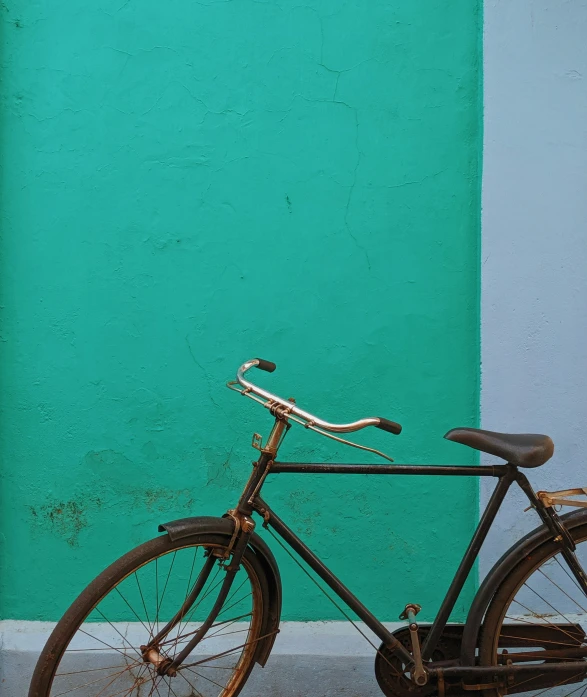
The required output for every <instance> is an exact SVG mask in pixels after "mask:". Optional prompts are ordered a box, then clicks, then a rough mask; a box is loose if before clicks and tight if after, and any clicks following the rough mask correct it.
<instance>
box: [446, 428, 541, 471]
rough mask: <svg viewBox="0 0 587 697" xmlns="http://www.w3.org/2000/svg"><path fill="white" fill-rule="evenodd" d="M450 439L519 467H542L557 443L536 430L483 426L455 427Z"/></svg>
mask: <svg viewBox="0 0 587 697" xmlns="http://www.w3.org/2000/svg"><path fill="white" fill-rule="evenodd" d="M444 437H445V438H446V439H447V440H452V441H454V442H455V443H462V444H463V445H468V446H469V447H470V448H475V450H481V452H484V453H489V454H490V455H496V456H497V457H501V458H502V459H504V460H506V461H507V462H509V463H510V464H512V465H518V467H540V465H543V464H544V463H545V462H547V461H548V460H550V458H551V457H552V454H553V453H554V443H553V442H552V440H551V439H550V438H549V437H548V436H540V435H537V434H533V433H495V432H494V431H482V430H481V429H480V428H453V429H452V431H449V432H448V433H447V434H446V435H445V436H444Z"/></svg>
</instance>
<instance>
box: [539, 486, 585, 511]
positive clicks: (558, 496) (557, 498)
mask: <svg viewBox="0 0 587 697" xmlns="http://www.w3.org/2000/svg"><path fill="white" fill-rule="evenodd" d="M536 496H538V498H539V499H540V500H541V501H542V503H543V505H544V506H546V507H547V508H551V507H552V506H571V507H573V508H587V487H579V488H577V489H562V490H561V491H537V492H536ZM569 496H573V497H574V496H582V497H583V498H582V499H576V498H568V497H569Z"/></svg>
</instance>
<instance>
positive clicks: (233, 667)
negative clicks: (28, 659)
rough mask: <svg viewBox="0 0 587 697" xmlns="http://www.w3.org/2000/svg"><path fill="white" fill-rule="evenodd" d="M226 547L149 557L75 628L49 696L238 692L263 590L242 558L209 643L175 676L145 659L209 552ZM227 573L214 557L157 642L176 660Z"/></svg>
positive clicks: (213, 696) (179, 696) (198, 696)
mask: <svg viewBox="0 0 587 697" xmlns="http://www.w3.org/2000/svg"><path fill="white" fill-rule="evenodd" d="M222 550H223V548H222V547H221V546H219V545H210V544H200V545H193V544H191V545H186V546H183V547H176V548H174V549H172V550H169V551H165V552H163V553H161V554H159V555H157V556H155V557H153V558H151V559H148V560H146V561H144V562H143V563H142V564H140V565H138V566H137V567H136V568H135V569H133V570H132V571H130V572H129V573H128V574H126V575H125V576H124V577H123V578H122V579H121V580H119V581H117V582H116V583H115V584H114V585H112V586H111V587H110V589H109V590H108V591H107V592H106V593H104V594H103V595H102V596H101V598H100V599H99V600H98V601H97V602H96V603H95V604H94V606H93V608H92V610H91V611H90V612H89V613H87V614H86V616H85V618H84V619H83V622H82V623H81V624H80V625H79V626H78V628H77V629H76V630H75V631H74V633H73V634H72V636H71V637H70V638H69V641H68V642H67V646H66V647H65V650H64V651H63V652H62V655H61V657H60V659H59V662H58V664H57V666H56V668H55V670H54V672H53V675H52V680H51V686H50V688H49V690H48V691H47V693H46V694H47V697H66V696H67V697H220V696H221V697H231V696H232V695H236V694H237V693H238V691H239V690H240V688H241V687H242V684H243V682H244V678H245V677H246V676H247V675H248V672H249V669H250V668H251V666H252V664H253V660H254V655H255V651H256V649H257V643H258V640H259V638H260V629H261V623H262V602H263V601H262V591H261V586H260V582H259V578H258V577H257V574H256V573H255V570H254V568H253V566H252V564H251V562H250V561H249V560H248V559H247V558H246V556H245V557H244V558H243V562H242V564H241V568H240V569H239V572H238V573H237V575H236V576H235V579H234V583H233V585H232V587H231V590H230V592H229V593H228V596H227V598H226V600H225V602H224V604H223V606H222V608H221V610H220V612H219V614H218V617H217V618H216V619H215V621H214V623H213V625H212V626H211V627H210V629H209V630H208V632H207V633H206V635H205V636H204V638H203V639H202V641H201V642H200V643H199V644H198V646H197V647H195V649H194V650H193V651H192V653H190V655H189V657H188V658H187V659H186V660H185V661H184V662H183V664H182V666H181V667H180V668H179V669H178V671H177V674H176V675H175V676H173V677H171V676H168V675H160V674H159V673H158V672H157V665H156V663H154V662H152V661H146V660H145V653H146V652H145V647H146V646H149V644H150V643H152V640H153V637H156V636H157V634H159V633H160V632H161V630H162V629H163V628H164V627H165V625H166V624H167V623H168V622H169V621H170V620H172V618H173V617H174V616H176V614H177V612H178V610H179V608H181V606H182V603H184V602H185V600H186V598H187V597H188V595H189V594H190V591H191V589H193V587H194V584H195V582H196V579H197V577H198V574H199V572H200V570H201V568H202V566H203V564H204V563H205V560H206V558H207V554H209V553H211V552H212V553H214V552H216V554H219V553H220V554H221V553H222ZM224 576H225V572H224V570H223V567H222V560H221V559H218V560H217V561H215V563H214V565H213V567H212V570H211V573H210V575H209V576H208V578H207V580H206V582H205V584H204V586H203V587H202V590H201V592H200V594H199V595H198V598H197V600H196V601H195V602H194V603H193V605H191V607H190V608H189V609H188V610H187V612H186V613H185V616H183V617H182V618H181V619H180V621H179V622H177V623H176V624H175V625H174V626H173V628H172V629H171V630H170V631H169V633H168V634H167V635H166V636H164V637H162V638H161V640H160V642H159V643H158V645H157V647H156V648H157V651H158V653H159V655H160V656H161V657H164V658H167V659H171V660H172V659H173V658H174V657H175V655H177V654H178V653H179V652H180V651H181V650H182V649H183V648H185V646H186V645H187V644H188V642H189V641H190V640H191V639H192V638H193V636H194V634H195V633H196V631H197V630H198V628H199V627H200V626H201V624H202V622H203V621H204V619H205V618H206V617H207V616H208V614H209V611H210V609H211V607H212V605H213V604H214V601H215V600H216V597H217V594H218V591H219V589H220V585H221V583H222V581H223V580H224Z"/></svg>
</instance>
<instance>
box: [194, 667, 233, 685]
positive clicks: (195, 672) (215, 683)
mask: <svg viewBox="0 0 587 697" xmlns="http://www.w3.org/2000/svg"><path fill="white" fill-rule="evenodd" d="M187 670H188V671H189V672H190V673H193V674H194V675H197V676H198V677H199V678H204V680H207V681H208V682H211V683H212V684H214V685H216V686H217V687H219V688H220V689H221V690H224V689H225V688H226V685H221V684H220V683H219V682H216V681H215V680H212V679H211V678H207V677H206V676H205V675H201V674H200V673H198V672H197V671H195V670H194V669H193V668H188V669H187Z"/></svg>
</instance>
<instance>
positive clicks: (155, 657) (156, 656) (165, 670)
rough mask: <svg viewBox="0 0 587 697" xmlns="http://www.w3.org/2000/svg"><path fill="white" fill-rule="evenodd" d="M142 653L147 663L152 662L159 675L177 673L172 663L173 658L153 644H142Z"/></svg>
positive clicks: (173, 674)
mask: <svg viewBox="0 0 587 697" xmlns="http://www.w3.org/2000/svg"><path fill="white" fill-rule="evenodd" d="M140 649H141V655H142V657H143V661H144V662H145V663H150V664H151V665H152V666H154V667H155V669H156V670H157V673H158V675H169V676H171V677H173V676H175V675H177V671H176V670H175V668H173V666H172V665H171V663H172V659H171V658H169V657H168V656H165V655H164V654H162V653H159V651H158V650H157V649H156V648H154V647H152V646H141V647H140Z"/></svg>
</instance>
